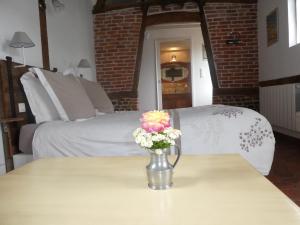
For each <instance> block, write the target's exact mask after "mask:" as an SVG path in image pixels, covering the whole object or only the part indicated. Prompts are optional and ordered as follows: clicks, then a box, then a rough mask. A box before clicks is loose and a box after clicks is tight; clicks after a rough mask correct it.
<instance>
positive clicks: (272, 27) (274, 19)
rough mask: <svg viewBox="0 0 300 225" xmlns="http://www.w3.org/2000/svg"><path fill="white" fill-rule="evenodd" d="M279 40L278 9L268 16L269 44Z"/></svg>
mask: <svg viewBox="0 0 300 225" xmlns="http://www.w3.org/2000/svg"><path fill="white" fill-rule="evenodd" d="M277 41H278V9H277V8H276V9H274V10H273V11H272V12H271V13H270V14H269V15H268V16H267V44H268V46H271V45H272V44H274V43H276V42H277Z"/></svg>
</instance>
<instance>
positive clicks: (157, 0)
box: [93, 0, 257, 14]
mask: <svg viewBox="0 0 300 225" xmlns="http://www.w3.org/2000/svg"><path fill="white" fill-rule="evenodd" d="M186 2H196V1H195V0H167V1H165V0H148V1H141V2H137V3H115V4H110V5H107V4H106V3H105V0H98V1H97V3H96V4H95V6H94V9H93V14H97V13H103V12H106V11H110V10H116V9H125V8H131V7H141V6H142V5H145V4H146V5H148V6H151V5H162V7H165V6H166V5H167V4H179V5H183V4H184V3H186ZM206 2H213V3H245V4H247V3H249V4H252V3H257V0H203V3H206Z"/></svg>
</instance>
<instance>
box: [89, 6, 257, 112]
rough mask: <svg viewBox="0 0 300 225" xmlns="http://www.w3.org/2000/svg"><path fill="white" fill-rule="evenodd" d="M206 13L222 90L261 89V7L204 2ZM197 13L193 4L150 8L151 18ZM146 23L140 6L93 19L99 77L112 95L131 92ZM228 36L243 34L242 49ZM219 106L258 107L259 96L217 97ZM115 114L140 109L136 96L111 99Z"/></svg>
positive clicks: (102, 14)
mask: <svg viewBox="0 0 300 225" xmlns="http://www.w3.org/2000/svg"><path fill="white" fill-rule="evenodd" d="M204 10H205V14H206V17H207V23H208V30H209V35H210V39H211V44H212V50H213V55H214V58H215V65H216V72H217V76H218V79H219V84H220V87H222V88H252V87H257V86H258V44H257V18H256V17H257V4H248V3H206V4H205V8H204ZM170 11H198V7H197V5H196V4H195V3H192V2H190V3H186V4H185V5H184V8H183V9H180V8H178V6H177V5H169V6H168V7H167V8H166V9H165V10H163V9H162V8H161V7H160V6H151V7H150V9H149V11H148V14H149V15H150V14H155V13H163V12H170ZM141 22H142V12H141V9H140V8H129V9H121V10H113V11H108V12H105V13H100V14H97V15H95V17H94V33H95V56H96V68H97V79H98V81H99V82H100V83H101V84H102V85H103V87H104V89H105V90H106V92H108V93H112V92H120V91H131V90H132V87H133V77H134V70H135V62H136V55H137V48H138V41H139V33H140V28H141ZM230 32H238V33H240V39H241V43H240V44H239V45H227V44H226V40H227V39H228V38H229V36H230ZM214 103H215V104H229V105H236V106H245V107H250V108H253V109H257V108H258V97H257V96H241V95H237V96H214ZM113 104H114V105H115V108H116V110H136V109H137V104H138V101H137V99H136V98H127V97H121V98H120V99H113Z"/></svg>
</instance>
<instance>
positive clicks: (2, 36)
mask: <svg viewBox="0 0 300 225" xmlns="http://www.w3.org/2000/svg"><path fill="white" fill-rule="evenodd" d="M0 27H1V29H0V58H1V59H5V57H6V56H12V57H13V59H14V61H16V62H22V57H21V51H20V49H15V48H10V47H9V46H8V44H9V42H10V40H11V38H12V36H13V34H14V32H15V31H24V32H26V33H27V34H28V36H29V37H30V38H31V39H32V41H33V42H34V43H35V45H36V46H35V47H33V48H28V49H26V50H25V54H26V56H27V57H26V59H27V64H30V65H35V66H39V67H40V66H42V52H41V40H40V24H39V11H38V1H37V0H26V1H20V0H1V1H0Z"/></svg>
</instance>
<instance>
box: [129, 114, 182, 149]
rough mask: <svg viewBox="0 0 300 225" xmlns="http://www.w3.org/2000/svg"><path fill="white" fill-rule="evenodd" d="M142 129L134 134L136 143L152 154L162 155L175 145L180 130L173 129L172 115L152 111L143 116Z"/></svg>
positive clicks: (138, 129)
mask: <svg viewBox="0 0 300 225" xmlns="http://www.w3.org/2000/svg"><path fill="white" fill-rule="evenodd" d="M140 120H141V127H140V128H137V129H136V130H135V131H134V132H133V136H134V138H135V142H136V143H137V144H138V145H140V146H141V147H142V148H144V149H147V150H148V151H150V152H151V153H156V154H162V153H163V150H165V149H169V148H170V147H171V146H174V145H175V140H176V139H177V138H179V137H180V135H181V132H180V130H177V129H174V128H172V127H171V123H170V115H169V113H167V112H164V111H150V112H146V113H144V114H143V115H142V118H141V119H140Z"/></svg>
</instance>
